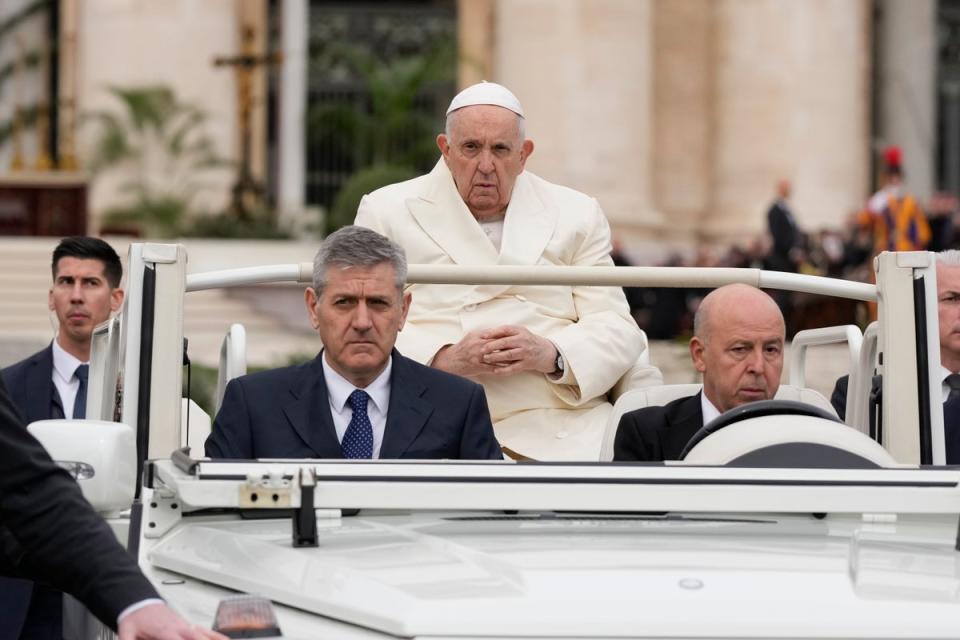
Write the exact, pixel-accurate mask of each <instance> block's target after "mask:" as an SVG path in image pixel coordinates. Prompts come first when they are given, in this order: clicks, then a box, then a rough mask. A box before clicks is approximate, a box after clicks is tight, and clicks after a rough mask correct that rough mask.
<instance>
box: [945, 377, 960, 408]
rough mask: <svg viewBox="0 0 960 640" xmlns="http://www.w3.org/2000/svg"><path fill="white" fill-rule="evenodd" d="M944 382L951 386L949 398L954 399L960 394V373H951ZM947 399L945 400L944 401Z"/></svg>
mask: <svg viewBox="0 0 960 640" xmlns="http://www.w3.org/2000/svg"><path fill="white" fill-rule="evenodd" d="M944 382H946V383H947V386H948V387H950V394H949V395H948V396H947V400H953V399H954V398H956V397H957V396H960V373H951V374H950V375H948V376H947V379H946V380H944ZM947 400H944V402H946V401H947Z"/></svg>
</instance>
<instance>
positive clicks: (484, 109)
mask: <svg viewBox="0 0 960 640" xmlns="http://www.w3.org/2000/svg"><path fill="white" fill-rule="evenodd" d="M518 117H519V116H517V114H515V113H513V112H512V111H510V110H509V109H504V108H503V107H497V106H493V105H474V106H470V107H464V108H463V109H459V110H458V111H455V112H454V113H453V119H452V121H451V128H450V136H449V137H447V135H446V134H440V135H439V136H437V146H438V147H440V151H441V152H442V153H443V159H444V162H446V163H447V168H449V169H450V173H451V174H452V175H453V181H454V182H455V183H456V185H457V191H458V192H459V193H460V197H461V198H463V201H464V202H465V203H466V204H467V208H469V209H470V212H471V213H472V214H473V215H474V216H475V217H476V218H477V219H478V220H483V219H490V218H494V217H497V216H499V215H500V214H501V213H503V212H504V211H505V210H506V208H507V204H509V203H510V196H511V194H512V193H513V185H514V183H515V182H516V180H517V176H519V175H520V173H521V172H522V171H523V166H524V164H526V161H527V158H528V157H529V156H530V154H531V153H533V142H532V141H530V140H523V139H522V138H521V137H520V131H519V128H518V122H517V118H518Z"/></svg>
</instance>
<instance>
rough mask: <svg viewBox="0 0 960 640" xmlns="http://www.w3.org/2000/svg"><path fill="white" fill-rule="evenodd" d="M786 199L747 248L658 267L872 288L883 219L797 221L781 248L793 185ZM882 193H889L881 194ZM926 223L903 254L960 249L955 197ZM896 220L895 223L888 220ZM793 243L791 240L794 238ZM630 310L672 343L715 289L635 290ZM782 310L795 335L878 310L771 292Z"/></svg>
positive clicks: (935, 205) (783, 194)
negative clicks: (741, 271) (812, 227)
mask: <svg viewBox="0 0 960 640" xmlns="http://www.w3.org/2000/svg"><path fill="white" fill-rule="evenodd" d="M778 192H779V193H778V198H777V200H776V201H775V202H774V204H773V205H771V209H770V212H768V220H769V221H770V222H771V224H769V225H768V230H767V231H765V232H764V233H761V234H757V235H756V236H754V237H752V238H750V239H748V240H747V241H746V242H745V243H740V244H732V245H729V246H718V245H715V244H711V245H701V246H699V247H698V248H697V249H696V251H695V252H694V253H693V254H692V255H686V256H685V255H683V254H681V253H679V252H676V253H673V254H671V255H670V256H669V257H667V258H666V259H665V260H663V261H662V262H660V263H659V265H658V266H671V267H746V268H755V269H765V270H774V271H791V272H797V273H803V274H808V275H818V276H827V277H832V278H843V279H845V280H855V281H859V282H871V281H872V278H873V266H872V259H873V257H874V256H875V255H876V254H877V253H879V251H881V250H884V249H886V248H892V247H887V246H886V245H885V244H884V243H886V242H887V241H888V240H887V236H886V235H884V232H881V231H878V229H877V228H876V227H877V219H879V221H880V224H884V221H885V218H884V217H883V215H880V216H879V217H875V216H872V215H871V213H870V211H869V209H868V208H865V209H864V210H863V211H855V212H851V213H850V214H849V215H848V216H847V218H846V221H845V224H844V226H843V227H842V228H841V229H821V230H817V231H808V232H804V231H802V230H800V229H799V228H798V227H797V226H796V223H795V221H793V220H792V216H791V215H790V214H789V213H788V214H787V216H788V218H789V221H790V223H791V224H792V225H794V233H795V238H794V239H793V240H792V241H790V242H788V243H784V242H778V236H779V235H780V233H779V231H778V230H777V225H776V224H775V223H774V222H773V220H774V219H775V217H776V215H777V214H775V213H774V210H775V209H776V208H777V206H778V203H779V204H784V203H785V202H786V199H787V197H788V196H789V184H786V185H784V183H781V185H779V188H778ZM878 193H881V192H878ZM916 215H922V216H923V221H922V222H921V225H922V224H923V223H924V222H925V223H926V225H927V227H926V229H927V230H926V231H924V232H923V233H922V234H917V235H918V237H917V238H914V240H913V241H912V243H913V246H908V247H897V249H898V250H908V249H926V250H929V251H941V250H943V249H949V248H955V247H958V246H960V211H958V201H957V198H956V197H955V196H952V195H947V194H938V195H936V196H934V197H932V198H930V199H929V200H928V201H927V202H926V203H924V206H923V207H922V208H920V207H917V214H916ZM887 219H889V216H888V217H887ZM788 237H789V236H788ZM613 259H614V263H615V264H617V265H628V264H631V262H630V260H629V259H628V258H627V257H626V256H625V254H624V252H623V251H622V249H621V248H620V247H615V248H614V252H613ZM624 290H625V292H626V295H627V302H628V303H629V304H630V309H631V312H632V314H633V317H634V318H635V319H636V321H637V324H639V325H640V327H641V328H642V329H644V330H645V331H646V333H647V336H648V337H649V338H651V339H654V340H669V339H673V338H678V337H685V336H689V335H691V334H692V329H693V314H694V312H695V311H696V309H697V306H698V305H699V303H700V300H701V299H702V298H703V297H704V296H705V295H706V294H707V293H708V292H709V289H703V290H700V289H674V288H655V287H654V288H646V287H627V288H625V289H624ZM770 293H771V295H773V296H774V298H775V299H776V300H777V302H778V304H780V306H781V309H782V310H783V312H784V316H785V317H786V318H787V333H788V335H793V334H794V333H796V332H797V331H799V330H801V329H806V328H812V327H821V326H831V325H837V324H858V325H860V326H861V327H863V326H865V325H866V324H867V323H868V322H869V320H870V319H871V316H870V313H871V311H870V309H869V307H867V306H866V305H864V304H862V303H857V302H856V301H853V300H842V299H836V298H824V297H822V296H816V295H813V294H804V293H791V292H779V291H778V292H774V291H771V292H770Z"/></svg>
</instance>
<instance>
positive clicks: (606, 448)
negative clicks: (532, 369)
mask: <svg viewBox="0 0 960 640" xmlns="http://www.w3.org/2000/svg"><path fill="white" fill-rule="evenodd" d="M701 388H702V385H699V384H666V385H662V386H659V387H647V388H645V389H634V390H632V391H627V392H626V393H624V394H623V395H621V396H620V397H619V398H617V401H616V403H615V404H614V405H613V411H611V412H610V417H609V418H608V419H607V428H606V430H605V431H604V433H603V443H602V444H601V446H600V461H601V462H604V461H610V460H613V442H614V440H615V439H616V437H617V426H618V425H619V424H620V418H621V417H622V416H623V414H625V413H627V412H628V411H634V410H636V409H643V408H644V407H657V406H663V405H665V404H667V403H670V402H673V401H674V400H677V399H679V398H685V397H687V396H692V395H694V394H695V393H698V392H699V391H700V389H701ZM775 397H776V398H777V399H778V400H795V401H797V402H805V403H807V404H810V405H813V406H815V407H819V408H820V409H823V410H825V411H827V412H829V413H830V415H833V416H835V415H837V412H836V410H834V408H833V405H831V404H830V401H829V400H827V399H826V398H824V397H823V394H821V393H820V392H819V391H815V390H813V389H806V388H803V387H794V386H793V385H789V384H781V385H780V388H779V389H777V395H776V396H775Z"/></svg>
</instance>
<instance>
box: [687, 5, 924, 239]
mask: <svg viewBox="0 0 960 640" xmlns="http://www.w3.org/2000/svg"><path fill="white" fill-rule="evenodd" d="M911 5H912V3H911ZM714 9H715V11H716V20H717V24H716V37H715V49H714V53H713V56H712V59H713V61H714V67H713V73H714V77H715V82H716V87H715V95H716V98H715V110H714V130H715V135H714V145H713V158H712V160H713V193H712V197H711V198H710V204H709V206H708V209H707V211H705V213H704V217H703V221H702V225H701V228H702V229H703V230H704V234H705V236H706V237H707V238H718V239H719V238H722V239H726V240H738V241H745V240H747V239H748V238H749V237H750V236H753V235H756V234H759V233H762V232H764V231H765V229H766V216H765V211H766V208H767V206H768V204H769V202H770V201H771V200H772V198H773V187H774V184H775V182H776V180H777V179H778V178H780V177H786V178H790V179H792V181H793V183H794V198H793V205H794V212H795V214H796V217H797V221H798V224H799V225H800V226H801V228H803V229H804V230H807V231H813V230H816V229H818V228H821V227H833V228H836V227H839V226H840V225H841V224H842V221H843V219H844V216H845V215H846V214H847V213H849V212H850V211H851V210H852V209H856V208H858V207H860V206H861V205H862V203H863V201H864V199H865V196H866V195H867V188H868V180H867V167H868V163H867V153H868V151H867V150H868V145H869V132H868V121H869V118H868V114H869V95H868V71H869V52H870V47H869V42H870V40H869V9H870V3H869V2H867V1H866V0H855V1H848V0H820V1H819V2H779V1H777V0H757V1H755V2H749V3H745V2H739V1H737V0H719V1H718V2H717V3H716V5H715V8H714Z"/></svg>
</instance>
